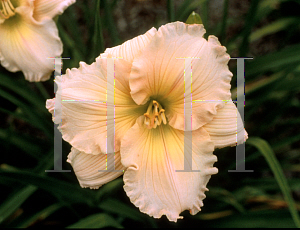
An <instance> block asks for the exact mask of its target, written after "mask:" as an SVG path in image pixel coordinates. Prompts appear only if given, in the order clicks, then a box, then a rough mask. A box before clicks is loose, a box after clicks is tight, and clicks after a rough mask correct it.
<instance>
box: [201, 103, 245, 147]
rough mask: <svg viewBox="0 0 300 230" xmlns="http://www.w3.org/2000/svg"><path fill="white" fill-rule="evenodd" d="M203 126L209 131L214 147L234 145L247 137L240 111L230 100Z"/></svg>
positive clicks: (242, 141)
mask: <svg viewBox="0 0 300 230" xmlns="http://www.w3.org/2000/svg"><path fill="white" fill-rule="evenodd" d="M203 128H205V130H206V131H207V132H208V133H209V135H210V138H211V140H212V141H213V142H214V144H215V148H223V147H227V146H236V145H239V144H242V143H244V142H245V141H246V140H247V139H248V134H247V132H246V130H245V129H244V125H243V121H242V119H241V116H240V113H239V111H238V110H237V108H236V106H235V105H234V103H233V102H232V101H230V102H227V103H225V106H224V107H223V108H221V109H219V110H218V112H217V114H216V115H215V116H214V118H213V120H212V121H211V122H209V123H207V124H206V125H204V126H203Z"/></svg>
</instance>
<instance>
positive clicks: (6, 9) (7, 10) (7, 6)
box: [0, 0, 16, 19]
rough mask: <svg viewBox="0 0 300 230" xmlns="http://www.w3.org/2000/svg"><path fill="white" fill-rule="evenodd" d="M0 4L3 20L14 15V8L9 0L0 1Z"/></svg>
mask: <svg viewBox="0 0 300 230" xmlns="http://www.w3.org/2000/svg"><path fill="white" fill-rule="evenodd" d="M1 4H2V10H1V11H0V13H1V15H2V17H4V18H5V19H7V18H9V17H11V16H14V15H15V14H16V13H15V8H14V6H13V5H12V4H11V2H10V0H1Z"/></svg>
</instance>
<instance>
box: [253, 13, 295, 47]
mask: <svg viewBox="0 0 300 230" xmlns="http://www.w3.org/2000/svg"><path fill="white" fill-rule="evenodd" d="M298 21H299V18H282V19H278V20H277V21H275V22H273V23H270V24H268V25H266V26H264V27H262V28H260V29H258V30H256V31H255V32H253V33H252V34H251V35H250V42H253V41H256V40H258V39H260V38H262V37H264V36H266V35H269V34H273V33H277V32H279V31H281V30H285V29H288V28H289V26H290V25H292V24H295V23H297V22H298Z"/></svg>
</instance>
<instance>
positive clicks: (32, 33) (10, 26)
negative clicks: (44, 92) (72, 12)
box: [0, 6, 62, 81]
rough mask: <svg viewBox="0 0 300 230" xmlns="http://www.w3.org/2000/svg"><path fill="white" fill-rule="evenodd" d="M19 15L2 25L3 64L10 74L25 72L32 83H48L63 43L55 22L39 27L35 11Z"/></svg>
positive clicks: (19, 10)
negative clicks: (34, 16) (54, 58)
mask: <svg viewBox="0 0 300 230" xmlns="http://www.w3.org/2000/svg"><path fill="white" fill-rule="evenodd" d="M16 13H17V14H16V15H15V16H13V17H11V18H9V19H7V20H5V21H4V22H3V23H2V24H0V34H1V39H0V61H1V64H2V65H3V66H4V67H5V68H6V69H8V70H9V71H12V72H16V71H23V73H24V75H25V78H26V79H27V80H29V81H45V80H48V79H49V78H50V76H51V74H52V72H53V70H54V60H53V59H52V60H51V59H49V58H50V57H59V56H60V55H61V53H62V43H61V40H60V38H59V36H58V30H57V28H56V25H55V23H54V21H53V20H50V19H49V20H44V21H43V22H40V23H37V22H36V21H35V20H34V19H33V18H32V16H31V15H32V9H31V8H30V7H26V6H21V7H18V8H16Z"/></svg>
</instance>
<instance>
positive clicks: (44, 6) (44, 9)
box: [33, 0, 76, 21]
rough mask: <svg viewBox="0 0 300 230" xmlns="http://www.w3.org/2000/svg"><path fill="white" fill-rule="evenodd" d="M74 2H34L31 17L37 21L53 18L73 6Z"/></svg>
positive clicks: (56, 0) (43, 0)
mask: <svg viewBox="0 0 300 230" xmlns="http://www.w3.org/2000/svg"><path fill="white" fill-rule="evenodd" d="M75 2H76V0H35V1H34V2H33V4H34V11H33V17H34V19H35V20H37V21H42V20H43V19H44V18H51V19H52V18H54V17H55V16H56V15H60V14H62V13H63V12H64V11H65V9H67V8H68V7H69V6H70V5H72V4H74V3H75Z"/></svg>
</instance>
